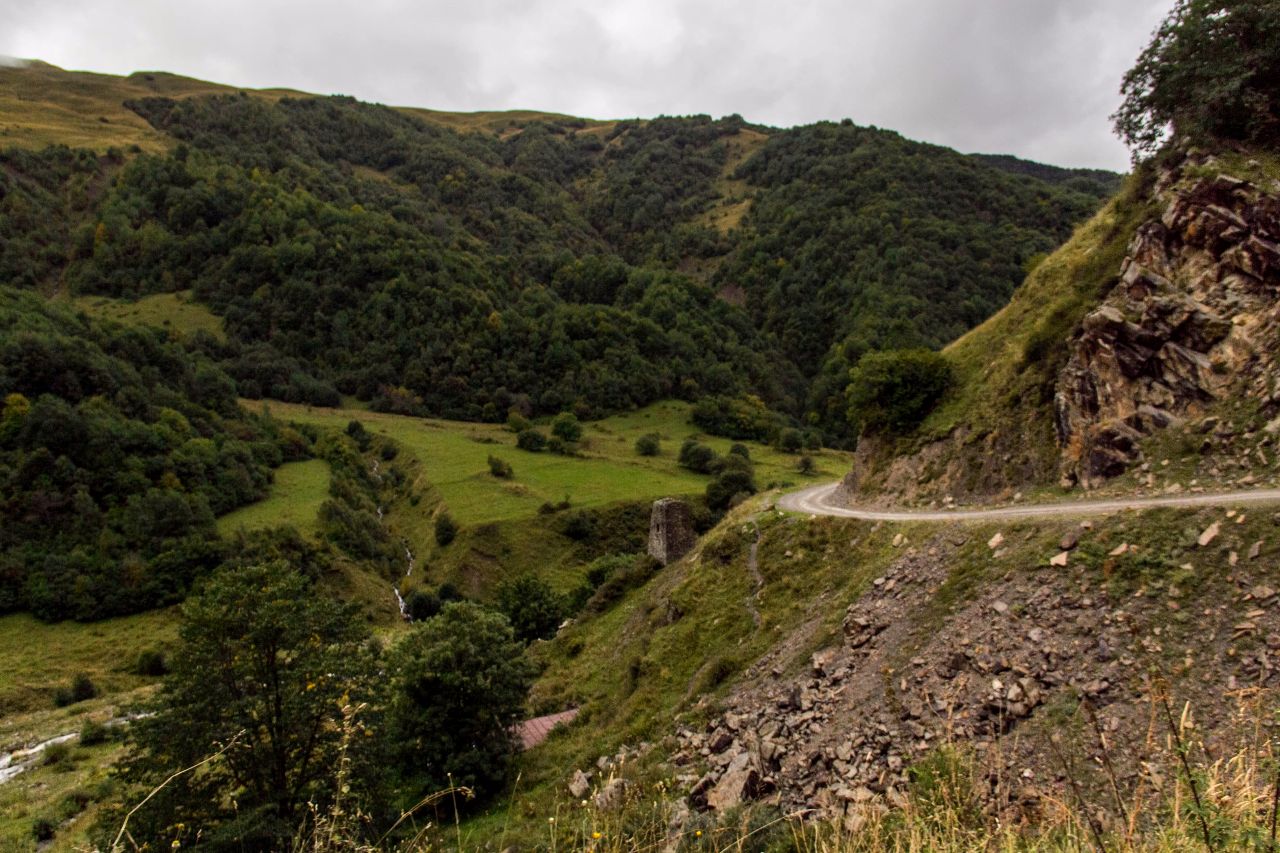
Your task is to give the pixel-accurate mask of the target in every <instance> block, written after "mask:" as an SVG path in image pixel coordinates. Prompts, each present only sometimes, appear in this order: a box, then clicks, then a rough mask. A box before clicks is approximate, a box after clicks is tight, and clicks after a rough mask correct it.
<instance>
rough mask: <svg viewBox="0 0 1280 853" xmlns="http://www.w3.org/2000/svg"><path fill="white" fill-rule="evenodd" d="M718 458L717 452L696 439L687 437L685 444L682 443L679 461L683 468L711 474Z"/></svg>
mask: <svg viewBox="0 0 1280 853" xmlns="http://www.w3.org/2000/svg"><path fill="white" fill-rule="evenodd" d="M716 459H717V456H716V452H715V451H714V450H712V449H711V448H710V447H708V446H707V445H705V444H702V443H700V442H699V441H697V440H696V439H692V438H690V439H686V440H685V442H684V444H682V445H680V457H679V463H680V467H682V468H688V469H689V470H690V471H696V472H698V473H699V474H709V473H711V466H712V465H714V464H715V461H716Z"/></svg>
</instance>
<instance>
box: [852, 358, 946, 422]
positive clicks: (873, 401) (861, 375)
mask: <svg viewBox="0 0 1280 853" xmlns="http://www.w3.org/2000/svg"><path fill="white" fill-rule="evenodd" d="M951 381H952V375H951V365H950V364H948V363H947V360H946V359H945V358H943V357H942V356H941V355H939V354H938V353H936V352H931V351H930V350H925V349H913V350H887V351H885V352H871V353H867V354H866V355H864V356H863V357H862V358H861V359H859V360H858V364H857V366H855V367H854V368H853V369H852V370H851V371H849V386H848V388H847V389H846V390H845V396H846V397H847V399H848V401H849V411H848V417H849V422H850V423H851V424H852V425H853V426H854V427H855V429H859V430H861V431H862V432H864V433H875V432H893V433H905V432H909V431H911V430H912V429H914V428H915V427H917V426H919V425H920V422H921V421H922V420H924V417H925V415H927V414H929V412H930V411H932V410H933V407H934V406H935V405H937V403H938V401H939V400H940V399H942V395H943V394H945V393H946V391H947V389H948V388H950V387H951Z"/></svg>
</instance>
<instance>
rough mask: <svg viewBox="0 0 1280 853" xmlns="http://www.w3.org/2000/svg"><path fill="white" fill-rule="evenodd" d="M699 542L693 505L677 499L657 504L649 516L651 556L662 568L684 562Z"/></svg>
mask: <svg viewBox="0 0 1280 853" xmlns="http://www.w3.org/2000/svg"><path fill="white" fill-rule="evenodd" d="M697 541H698V536H697V534H695V533H694V531H693V514H692V512H691V511H690V510H689V505H688V504H687V503H685V502H684V501H682V500H678V499H676V498H662V499H660V500H656V501H654V502H653V513H652V514H651V515H650V516H649V556H650V557H653V558H654V559H655V560H657V561H658V562H659V563H662V565H664V566H665V565H667V564H668V563H671V562H673V561H675V560H678V559H680V558H681V557H683V556H684V555H685V554H687V553H689V551H690V550H692V549H693V546H694V544H695V543H696V542H697Z"/></svg>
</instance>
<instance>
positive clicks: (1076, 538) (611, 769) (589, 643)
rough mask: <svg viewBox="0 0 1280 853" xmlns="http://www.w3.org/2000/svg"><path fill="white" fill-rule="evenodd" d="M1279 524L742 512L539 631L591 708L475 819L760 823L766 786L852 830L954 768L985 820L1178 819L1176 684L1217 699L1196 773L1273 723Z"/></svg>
mask: <svg viewBox="0 0 1280 853" xmlns="http://www.w3.org/2000/svg"><path fill="white" fill-rule="evenodd" d="M1276 524H1277V518H1276V517H1273V515H1272V512H1271V511H1270V510H1268V509H1265V508H1262V507H1258V506H1253V507H1247V508H1244V507H1239V508H1238V507H1231V506H1220V507H1209V508H1200V509H1188V508H1166V509H1156V510H1150V511H1146V512H1143V513H1131V512H1118V513H1112V514H1110V515H1104V516H1102V517H1099V518H1095V519H1092V520H1090V521H1085V522H1080V521H1078V520H1075V519H1064V518H1047V519H1041V518H1033V519H1022V520H996V521H976V522H974V521H970V522H954V521H953V522H944V523H919V522H916V523H892V522H890V523H886V522H881V521H874V522H873V521H862V520H852V519H834V518H816V519H808V518H801V517H796V516H787V515H783V514H781V513H778V512H774V511H772V510H770V509H768V501H767V500H764V501H761V502H759V503H756V504H755V505H753V506H745V507H742V508H740V509H739V510H737V511H735V513H734V514H733V515H732V516H731V517H730V518H729V519H727V520H726V521H725V522H724V523H723V524H722V525H720V526H719V527H718V528H717V529H715V530H714V531H712V532H711V533H710V534H708V535H707V536H706V537H704V539H703V540H702V541H701V542H700V543H699V547H698V548H697V549H696V550H695V551H694V552H693V553H692V554H690V555H689V556H688V557H686V558H685V559H684V560H681V561H679V562H677V563H674V564H672V565H671V566H669V567H667V568H666V569H663V570H661V571H659V572H657V574H655V575H654V576H653V577H651V578H649V579H647V580H643V582H642V583H641V585H640V586H638V588H636V589H634V590H633V591H630V592H625V591H624V590H619V591H615V592H616V595H615V596H614V597H612V598H605V599H603V600H601V601H599V602H597V603H596V605H595V606H593V607H590V608H588V610H587V612H586V613H585V614H584V615H583V616H581V617H580V618H579V619H578V620H577V621H576V623H575V624H573V625H572V626H570V627H568V628H566V629H564V630H563V631H562V632H561V633H560V635H559V636H558V637H557V638H556V639H555V640H554V641H552V642H550V643H548V644H546V645H544V646H539V647H538V648H537V650H536V654H537V656H538V657H539V659H540V660H542V661H543V663H544V665H545V671H544V673H543V675H542V677H541V679H540V680H539V683H538V686H537V688H536V690H535V700H534V701H535V710H536V711H538V712H546V711H554V710H560V709H562V708H564V707H568V706H577V707H580V708H581V713H580V715H579V718H578V720H577V721H576V722H575V723H574V724H573V725H571V726H569V727H568V728H567V729H565V730H564V731H562V732H557V733H555V734H553V736H552V737H551V739H550V740H549V741H548V742H547V743H546V744H544V745H542V746H540V747H538V748H537V749H536V750H533V751H532V752H531V753H529V754H528V756H527V759H526V762H525V765H524V776H523V782H522V788H521V794H520V807H519V808H512V809H511V810H510V811H509V812H508V811H506V810H499V817H496V818H494V820H495V823H494V824H493V825H492V826H490V824H489V822H488V821H487V820H480V821H478V822H477V823H476V824H474V828H475V831H476V832H477V834H478V835H481V836H482V835H484V834H485V833H486V832H487V831H488V830H489V829H490V828H492V829H493V830H494V831H495V833H496V832H497V831H498V829H499V827H500V826H504V825H506V822H507V821H512V823H511V831H512V832H515V833H519V832H522V831H526V830H527V831H530V832H534V831H537V829H536V823H534V821H535V820H540V821H543V822H544V823H543V826H544V827H545V820H546V818H545V815H547V814H555V813H557V807H560V808H561V809H563V810H565V811H562V812H560V814H561V819H562V820H565V821H566V825H565V826H564V827H563V828H564V829H565V831H570V830H571V829H572V827H573V826H576V823H573V824H570V823H568V822H571V821H578V817H577V815H581V817H582V827H580V828H581V829H583V830H584V831H586V832H588V833H589V832H590V830H591V829H593V828H605V827H614V826H627V827H632V828H634V827H636V826H639V827H645V828H646V829H647V831H649V832H650V833H652V834H653V835H654V836H655V837H654V838H652V839H650V840H652V841H653V843H655V844H660V843H661V842H662V837H663V836H664V835H665V836H666V838H667V839H668V840H670V839H676V838H679V837H682V836H688V835H692V834H693V833H695V832H697V831H699V830H702V831H704V832H708V833H710V832H713V831H715V830H713V827H716V826H717V825H719V826H720V827H722V829H721V830H720V831H725V830H723V827H724V826H725V825H726V823H725V821H726V820H727V821H728V825H729V826H730V827H731V828H730V830H728V831H730V832H732V831H741V830H733V829H732V827H733V826H734V821H735V817H734V816H735V815H738V814H739V812H738V811H737V809H738V808H739V807H741V808H746V809H748V813H751V814H756V815H760V814H767V815H773V816H777V815H780V814H781V815H789V816H805V817H808V818H812V819H818V820H819V821H820V822H821V823H823V824H824V825H828V826H830V825H831V824H830V823H829V822H834V824H835V825H836V826H840V825H843V826H844V827H845V828H846V829H847V828H851V827H855V826H864V825H865V824H866V823H867V822H868V821H872V820H877V819H878V816H879V815H882V814H884V813H885V811H886V810H887V809H891V808H903V807H907V808H917V809H918V808H920V807H921V804H922V803H924V804H925V805H926V806H927V804H928V802H929V800H928V798H929V797H930V796H937V795H938V792H939V788H937V787H931V786H933V785H944V786H945V788H944V789H943V790H945V791H946V794H945V795H946V796H956V797H958V798H959V800H958V801H962V802H964V803H968V804H969V805H967V806H966V808H972V809H973V810H974V811H973V812H972V814H971V815H970V819H971V820H972V821H973V824H972V825H971V826H970V827H968V828H967V829H966V831H970V830H972V831H973V832H975V833H979V828H980V827H990V826H992V825H994V822H995V821H997V820H998V821H1001V822H1003V825H1005V826H1017V825H1025V824H1024V822H1031V823H1033V824H1034V825H1036V826H1038V827H1039V828H1040V829H1041V830H1043V831H1046V832H1053V831H1060V830H1063V829H1064V827H1068V826H1070V831H1072V832H1087V830H1086V829H1085V826H1086V821H1087V820H1088V818H1086V817H1085V815H1092V816H1094V817H1096V818H1097V820H1098V821H1099V822H1100V824H1101V825H1102V827H1103V828H1104V831H1107V832H1116V833H1120V832H1124V831H1125V830H1124V828H1123V827H1124V825H1125V821H1126V818H1127V817H1128V816H1129V815H1128V814H1127V811H1128V810H1130V809H1133V810H1134V811H1133V812H1132V815H1133V819H1134V821H1135V823H1134V827H1135V831H1137V832H1140V833H1145V832H1150V831H1156V829H1157V828H1158V827H1157V824H1156V823H1153V822H1158V821H1159V820H1160V817H1159V816H1160V815H1161V814H1162V813H1163V812H1162V811H1161V810H1162V809H1164V808H1165V804H1166V802H1167V798H1170V797H1173V796H1175V793H1174V790H1175V789H1174V786H1173V780H1174V779H1175V778H1176V777H1177V775H1178V773H1179V772H1180V770H1179V768H1178V763H1177V762H1178V756H1177V751H1176V749H1173V748H1171V742H1170V741H1169V739H1168V737H1166V735H1167V732H1168V729H1167V728H1165V729H1161V728H1157V727H1153V726H1154V725H1155V723H1159V724H1160V725H1161V726H1163V725H1164V723H1163V722H1161V720H1162V717H1161V716H1158V715H1162V714H1163V713H1164V704H1163V703H1164V702H1165V701H1166V700H1168V701H1169V703H1170V705H1171V707H1172V708H1173V713H1174V715H1175V716H1176V715H1177V714H1178V713H1179V712H1180V711H1181V710H1182V708H1183V705H1184V703H1185V704H1186V705H1187V707H1188V708H1189V709H1190V710H1189V712H1188V713H1189V719H1190V720H1191V721H1192V722H1193V724H1194V729H1190V728H1187V729H1185V730H1184V733H1185V736H1186V738H1187V743H1188V744H1190V745H1191V753H1190V761H1191V762H1192V765H1193V766H1194V767H1195V768H1196V770H1197V772H1200V771H1201V769H1202V768H1206V767H1207V766H1208V764H1209V763H1210V762H1209V760H1207V759H1205V758H1204V756H1205V755H1206V753H1205V752H1202V751H1201V747H1200V744H1201V743H1204V744H1206V746H1207V749H1208V750H1209V752H1208V753H1207V754H1210V755H1212V756H1215V757H1229V756H1234V755H1236V753H1237V751H1238V750H1240V749H1243V748H1245V747H1246V746H1249V745H1250V744H1249V739H1250V737H1251V736H1252V734H1253V733H1254V732H1255V731H1262V730H1263V729H1258V728H1256V727H1255V724H1262V725H1265V720H1264V717H1265V714H1263V715H1261V716H1256V715H1257V714H1258V708H1259V707H1261V706H1259V705H1258V704H1256V703H1257V701H1258V700H1259V699H1260V698H1264V697H1266V696H1269V695H1271V692H1270V691H1272V690H1273V688H1274V687H1275V686H1276V684H1277V683H1278V679H1280V672H1277V670H1276V664H1275V662H1274V660H1273V654H1274V648H1275V647H1277V644H1280V608H1278V607H1277V604H1278V603H1280V600H1278V599H1277V594H1276V592H1275V589H1276V587H1277V585H1278V584H1277V550H1276V542H1277V534H1276ZM1224 695H1225V696H1230V697H1232V698H1231V699H1230V701H1223V698H1222V697H1223V696H1224ZM1153 720H1154V721H1155V723H1153ZM1242 721H1248V724H1243V723H1242ZM1051 736H1056V738H1057V740H1056V741H1055V742H1054V743H1052V744H1051V742H1050V737H1051ZM1100 739H1101V740H1100ZM1064 761H1065V762H1067V763H1068V764H1069V765H1070V767H1071V771H1070V776H1068V773H1067V771H1064V769H1063V767H1064V765H1063V762H1064ZM934 771H938V772H945V775H946V778H945V779H942V780H939V779H937V778H936V777H931V776H930V773H932V772H934ZM931 779H932V781H931ZM618 780H622V781H618ZM1073 786H1075V787H1077V788H1078V793H1077V794H1073V793H1072V790H1073ZM1225 790H1226V789H1225V788H1223V789H1220V790H1219V792H1218V793H1215V795H1214V797H1215V799H1214V800H1213V803H1212V805H1211V806H1210V808H1214V809H1217V808H1223V807H1225V806H1224V805H1223V804H1224V802H1225V800H1224V799H1223V798H1224V797H1225V796H1226V794H1225V793H1223V792H1224V791H1225ZM654 791H657V792H658V793H656V794H655V793H653V792H654ZM1181 795H1182V796H1185V795H1186V792H1185V789H1184V790H1183V792H1182V794H1181ZM1077 796H1079V797H1081V798H1082V800H1080V801H1077V800H1076V799H1075V798H1076V797H1077ZM584 799H585V800H586V801H587V803H588V808H586V809H581V808H579V807H578V803H579V801H580V800H584ZM913 804H914V805H913ZM570 805H572V806H573V813H572V814H569V813H568V812H567V809H568V807H569V806H570ZM935 805H936V802H935ZM1148 815H1149V816H1150V817H1148ZM531 816H536V817H531ZM767 820H768V818H760V819H757V818H754V817H753V818H749V819H747V818H744V821H745V822H746V823H748V824H749V825H751V826H761V825H762V824H764V823H766V822H767ZM988 820H990V821H991V823H988V822H987V821H988ZM646 821H647V822H648V823H646ZM1073 822H1074V823H1073ZM634 831H637V832H640V831H642V830H639V829H634ZM789 831H790V830H787V832H789ZM981 831H987V830H985V829H983V830H981ZM730 837H732V836H730ZM981 837H982V836H981V834H980V833H979V834H975V835H974V836H972V838H974V839H977V838H981ZM864 841H865V838H864ZM974 843H977V842H976V841H975V842H974ZM979 846H981V845H979ZM867 849H875V848H874V845H872V847H869V848H867ZM957 849H959V848H957Z"/></svg>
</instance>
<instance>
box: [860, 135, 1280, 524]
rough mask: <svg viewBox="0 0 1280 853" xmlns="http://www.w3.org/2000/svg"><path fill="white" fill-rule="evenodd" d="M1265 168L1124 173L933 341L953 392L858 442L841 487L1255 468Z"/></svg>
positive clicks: (906, 491)
mask: <svg viewBox="0 0 1280 853" xmlns="http://www.w3.org/2000/svg"><path fill="white" fill-rule="evenodd" d="M1278 174H1280V171H1278V170H1277V169H1276V168H1275V164H1274V162H1273V161H1271V160H1269V159H1268V158H1265V157H1261V158H1256V159H1254V158H1249V157H1245V156H1243V155H1229V156H1219V157H1211V156H1205V155H1194V156H1190V157H1186V158H1183V159H1181V160H1180V161H1179V162H1177V163H1176V164H1175V165H1173V166H1170V167H1166V168H1164V169H1161V170H1159V171H1158V174H1157V170H1156V169H1155V168H1154V167H1149V168H1147V169H1144V170H1143V171H1141V172H1140V173H1139V174H1138V175H1136V176H1135V177H1133V178H1131V179H1130V183H1129V185H1128V186H1127V187H1126V189H1125V191H1124V192H1123V193H1122V194H1121V196H1120V197H1119V198H1117V199H1116V200H1115V201H1114V202H1112V203H1111V204H1110V205H1108V206H1107V207H1106V208H1105V209H1104V210H1103V211H1102V212H1100V213H1099V214H1098V215H1097V216H1096V217H1095V218H1094V219H1093V220H1092V221H1091V222H1089V223H1088V224H1086V225H1085V226H1083V227H1082V228H1081V229H1079V230H1078V231H1077V232H1076V234H1075V235H1074V236H1073V238H1072V239H1071V241H1070V242H1068V243H1067V244H1066V245H1065V246H1064V247H1063V248H1062V249H1061V250H1059V251H1058V252H1056V253H1055V254H1054V255H1053V256H1051V257H1050V258H1048V259H1047V260H1046V261H1044V262H1043V263H1042V264H1041V265H1040V266H1039V267H1038V268H1037V269H1036V270H1035V271H1034V272H1033V273H1032V274H1031V275H1030V276H1029V277H1028V279H1027V282H1026V283H1025V284H1024V285H1023V287H1022V288H1021V289H1020V290H1019V291H1018V293H1017V294H1016V295H1015V296H1014V298H1013V301H1012V302H1011V303H1010V304H1009V306H1008V307H1006V308H1005V309H1004V310H1003V311H1001V312H1000V313H998V314H997V315H995V316H994V317H992V318H991V319H990V320H988V321H987V322H986V323H984V324H983V325H981V326H979V327H978V328H977V329H975V330H973V331H972V332H970V333H969V334H967V335H965V336H964V337H962V338H960V339H959V340H957V341H956V342H955V343H954V344H952V345H951V346H950V347H948V348H947V349H946V351H945V352H946V355H947V356H948V359H949V361H950V362H951V363H952V365H953V367H954V369H955V372H956V376H957V382H956V387H955V388H954V390H953V391H952V393H951V394H950V395H949V396H948V398H947V399H946V400H944V401H943V403H942V404H941V405H940V406H939V407H938V408H937V409H936V410H935V411H934V412H933V413H931V414H930V416H929V417H928V418H927V419H926V420H925V422H924V423H923V424H922V426H921V427H920V429H919V430H918V431H917V432H916V433H915V434H914V435H912V436H910V437H907V438H902V439H884V438H872V439H864V441H863V442H862V445H861V446H860V448H859V453H858V458H857V462H856V463H855V466H854V469H853V471H852V472H851V473H850V475H849V476H848V477H847V478H846V480H845V492H846V496H848V497H854V496H855V495H861V496H862V497H863V498H865V497H867V496H871V495H881V494H883V495H889V496H893V497H894V498H896V499H898V500H902V501H907V502H912V501H930V500H943V501H945V500H946V499H947V498H948V497H951V498H953V499H955V500H965V499H989V498H992V497H995V498H1008V497H1009V496H1011V495H1012V494H1013V493H1014V492H1016V491H1019V490H1022V491H1026V490H1030V489H1037V488H1040V489H1050V488H1052V487H1054V486H1056V485H1058V484H1059V483H1061V485H1062V486H1063V487H1066V488H1070V487H1071V486H1072V485H1075V484H1077V483H1078V484H1081V485H1084V486H1086V487H1088V488H1097V487H1100V486H1103V485H1105V484H1106V482H1107V480H1108V479H1109V478H1113V477H1116V476H1117V475H1120V474H1123V473H1125V472H1126V471H1132V472H1133V474H1132V475H1131V477H1130V478H1128V479H1126V480H1124V481H1121V483H1120V488H1122V489H1123V490H1124V491H1130V490H1132V489H1135V488H1142V489H1146V490H1165V489H1173V490H1175V491H1176V490H1179V489H1182V488H1188V487H1203V486H1205V485H1207V484H1208V483H1220V484H1231V485H1237V484H1243V485H1248V484H1250V482H1252V481H1243V478H1244V477H1252V478H1253V479H1254V480H1257V479H1259V478H1260V477H1262V476H1263V475H1264V474H1263V472H1265V476H1272V475H1273V474H1274V465H1273V464H1272V462H1273V460H1271V458H1270V453H1269V451H1268V450H1266V444H1268V443H1269V439H1268V433H1267V432H1266V431H1262V430H1261V428H1262V427H1263V426H1264V425H1265V424H1266V423H1267V418H1268V416H1274V414H1275V412H1274V409H1275V408H1276V404H1277V402H1278V401H1277V398H1276V389H1275V386H1274V377H1273V371H1271V369H1270V365H1271V363H1272V359H1273V357H1274V353H1275V352H1276V351H1277V347H1278V346H1280V329H1278V328H1277V324H1276V321H1275V319H1274V315H1275V310H1276V305H1277V295H1278V294H1280V266H1278V265H1277V264H1278V263H1280V248H1277V242H1278V241H1280V219H1278V218H1277V213H1276V211H1277V205H1280V183H1278V182H1277V175H1278ZM1171 464H1172V467H1169V466H1170V465H1171ZM1175 475H1176V476H1175Z"/></svg>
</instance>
